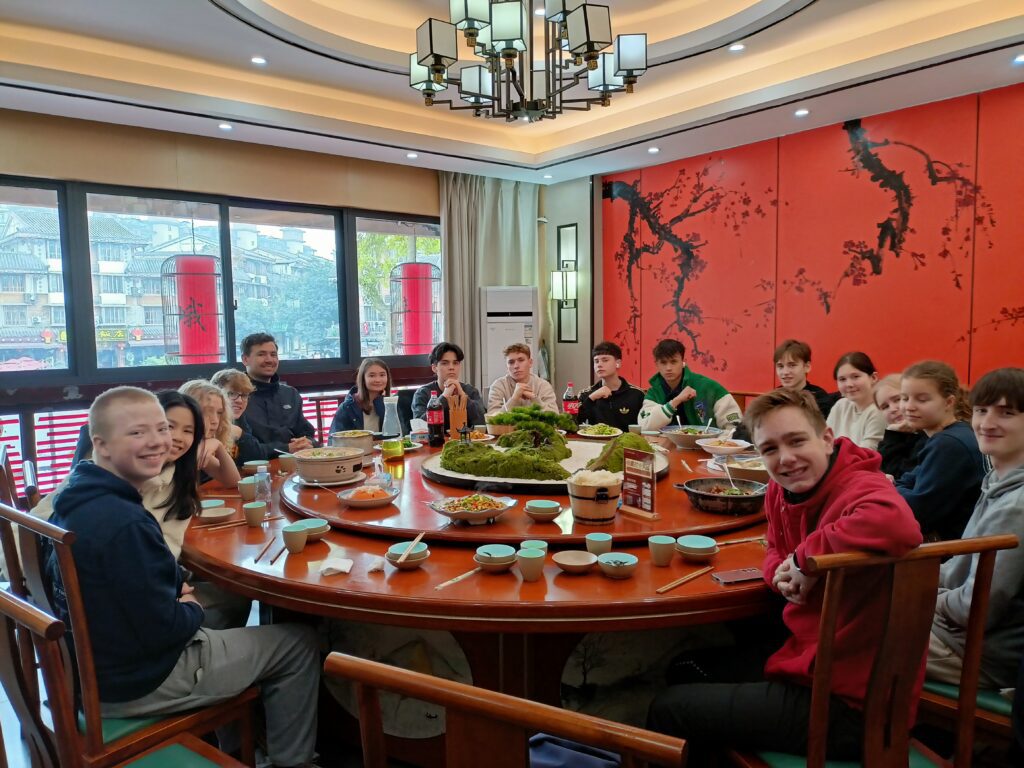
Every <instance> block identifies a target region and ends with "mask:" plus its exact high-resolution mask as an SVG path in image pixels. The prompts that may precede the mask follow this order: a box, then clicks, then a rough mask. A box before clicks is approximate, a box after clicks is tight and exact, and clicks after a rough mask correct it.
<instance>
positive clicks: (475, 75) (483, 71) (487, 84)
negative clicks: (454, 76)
mask: <svg viewBox="0 0 1024 768" xmlns="http://www.w3.org/2000/svg"><path fill="white" fill-rule="evenodd" d="M460 74H461V76H462V77H461V79H462V84H461V85H460V86H459V96H461V97H462V99H463V101H466V102H468V103H470V104H490V103H491V102H492V101H494V81H493V80H492V79H491V73H490V70H488V69H487V67H485V66H483V65H482V64H477V65H475V66H472V67H463V68H462V72H461V73H460Z"/></svg>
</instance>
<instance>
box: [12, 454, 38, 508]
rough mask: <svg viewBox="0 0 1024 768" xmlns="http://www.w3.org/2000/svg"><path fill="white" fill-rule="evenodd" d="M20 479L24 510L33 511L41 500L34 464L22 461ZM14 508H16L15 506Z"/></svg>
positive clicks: (26, 460)
mask: <svg viewBox="0 0 1024 768" xmlns="http://www.w3.org/2000/svg"><path fill="white" fill-rule="evenodd" d="M21 478H22V480H23V482H24V484H25V496H24V499H25V504H24V507H25V509H26V510H28V511H31V510H33V509H35V508H36V507H37V506H38V505H39V502H40V501H41V499H42V496H41V495H40V493H39V479H38V476H37V475H36V463H35V462H34V461H29V460H28V459H24V460H23V461H22V462H21ZM14 506H18V505H17V504H15V505H14Z"/></svg>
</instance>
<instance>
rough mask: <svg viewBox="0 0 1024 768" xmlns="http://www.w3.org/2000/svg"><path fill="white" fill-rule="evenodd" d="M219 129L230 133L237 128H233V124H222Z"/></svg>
mask: <svg viewBox="0 0 1024 768" xmlns="http://www.w3.org/2000/svg"><path fill="white" fill-rule="evenodd" d="M217 127H218V128H220V129H221V130H222V131H230V130H231V129H232V128H234V127H235V126H233V125H232V124H231V123H220V124H219V125H218V126H217Z"/></svg>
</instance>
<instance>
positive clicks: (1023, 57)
mask: <svg viewBox="0 0 1024 768" xmlns="http://www.w3.org/2000/svg"><path fill="white" fill-rule="evenodd" d="M1013 63H1014V64H1024V53H1021V54H1019V55H1017V56H1014V57H1013Z"/></svg>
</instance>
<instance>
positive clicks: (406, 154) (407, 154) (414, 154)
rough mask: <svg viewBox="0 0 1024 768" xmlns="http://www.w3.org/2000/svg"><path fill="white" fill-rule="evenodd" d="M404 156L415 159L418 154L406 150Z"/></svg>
mask: <svg viewBox="0 0 1024 768" xmlns="http://www.w3.org/2000/svg"><path fill="white" fill-rule="evenodd" d="M405 156H406V157H407V158H409V159H410V160H415V159H416V158H417V157H419V155H417V154H416V153H415V152H406V153H405Z"/></svg>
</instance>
